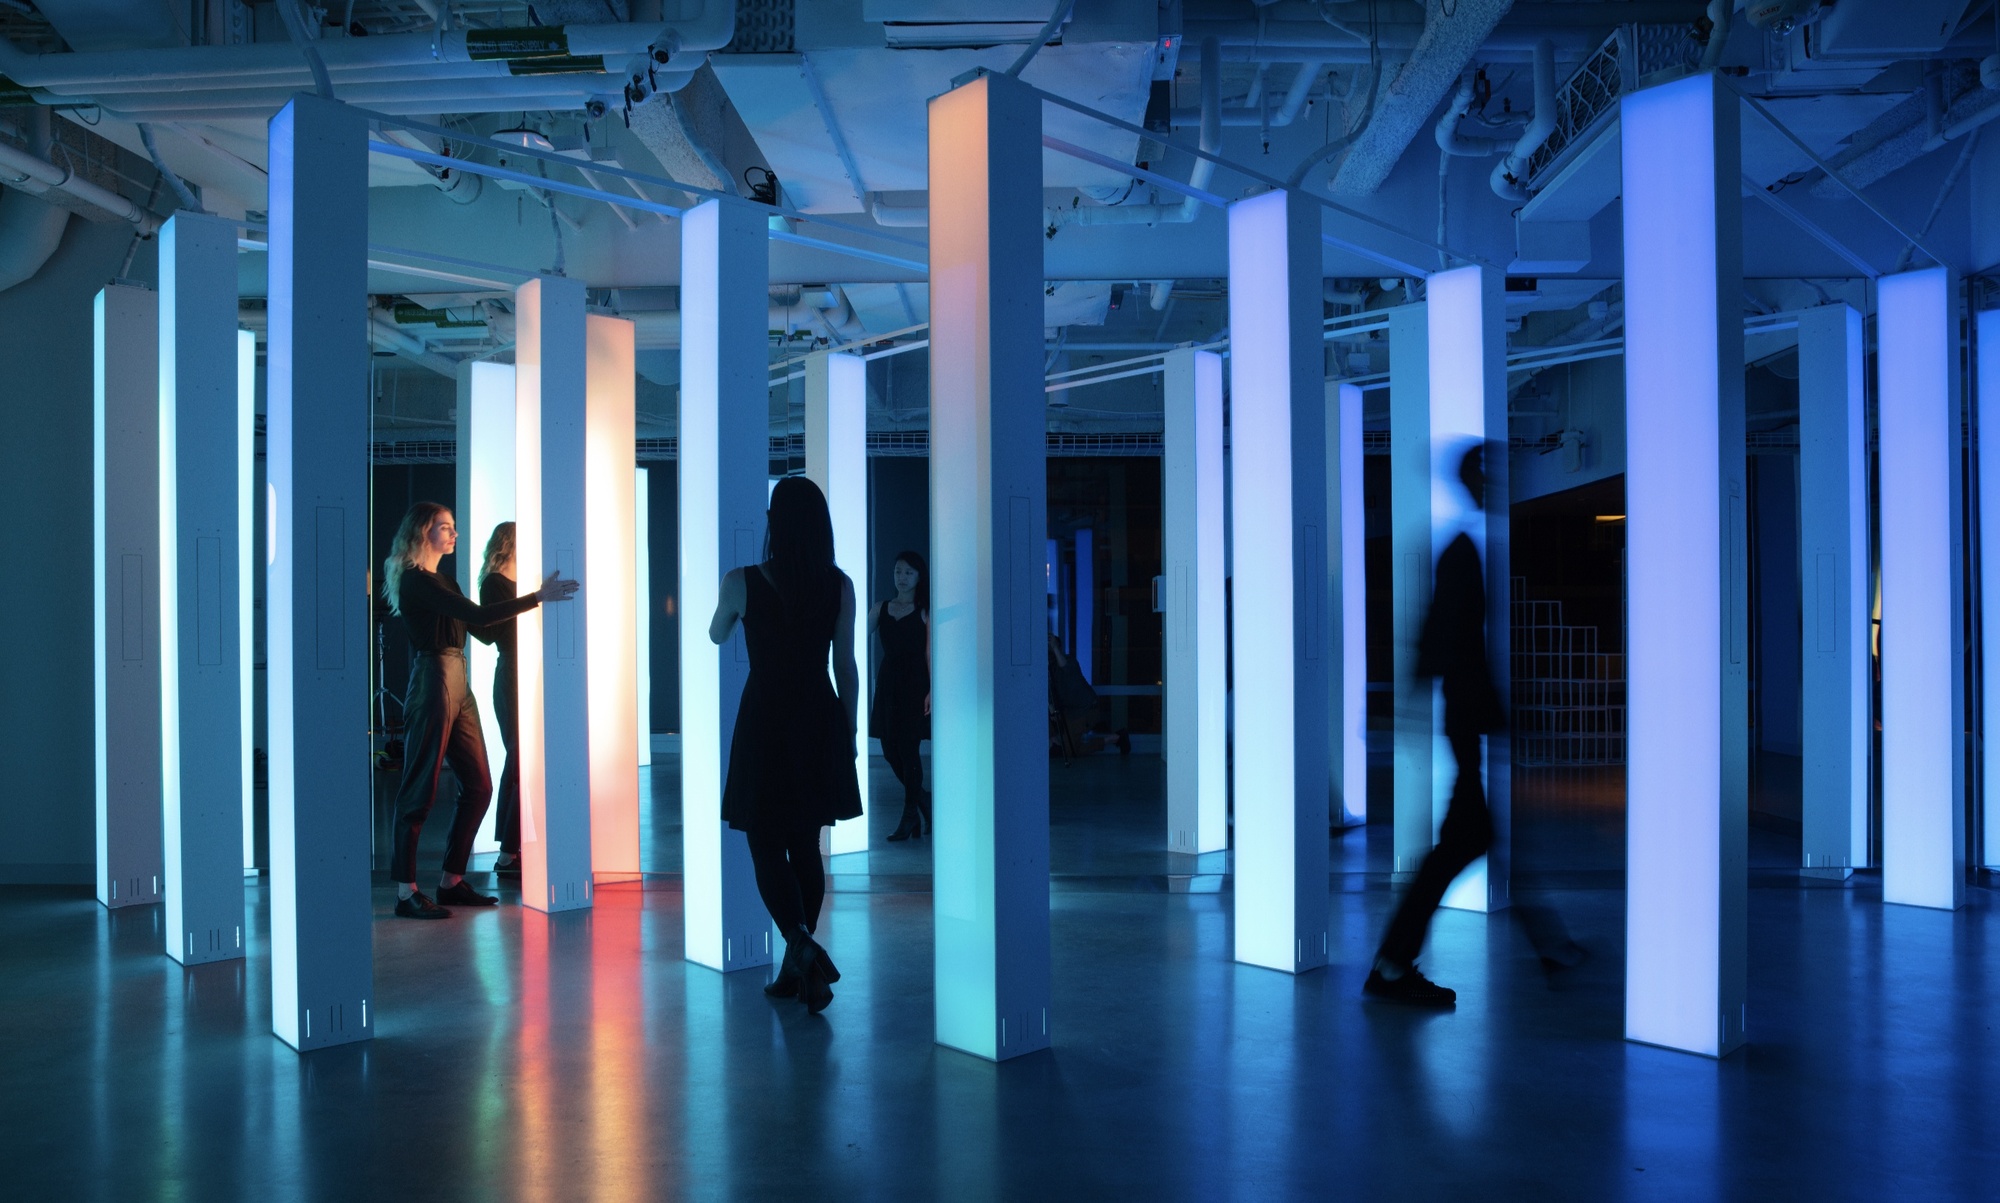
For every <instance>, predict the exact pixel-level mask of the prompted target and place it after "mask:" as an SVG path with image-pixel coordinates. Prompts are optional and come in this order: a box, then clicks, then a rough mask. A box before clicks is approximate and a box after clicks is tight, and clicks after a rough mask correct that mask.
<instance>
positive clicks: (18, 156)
mask: <svg viewBox="0 0 2000 1203" xmlns="http://www.w3.org/2000/svg"><path fill="white" fill-rule="evenodd" d="M0 184H5V185H7V186H8V187H10V188H18V189H20V190H21V191H23V192H28V193H33V194H35V195H40V194H42V193H45V192H61V193H64V194H66V195H68V196H72V197H75V198H76V199H77V200H80V201H82V202H83V203H85V204H87V205H90V206H93V207H95V208H98V209H102V210H104V211H105V212H106V213H109V214H111V215H112V216H114V217H116V218H118V219H119V220H121V221H128V222H131V223H132V224H133V225H134V226H136V227H137V228H138V230H139V233H140V234H141V235H142V236H144V237H151V236H152V235H153V233H154V231H156V230H158V229H159V228H160V219H159V218H157V217H155V216H153V215H152V214H151V213H148V212H147V211H146V210H144V209H142V208H140V207H139V206H138V205H137V204H136V203H134V202H133V201H130V200H127V199H126V198H125V197H122V196H120V195H118V194H117V193H116V192H113V191H111V190H110V189H109V188H103V187H99V186H98V185H96V184H93V183H91V182H90V181H89V180H84V179H78V178H77V177H76V176H74V175H72V174H71V173H70V171H69V169H68V168H66V167H58V166H56V165H55V164H54V163H51V162H49V161H48V160H47V159H40V158H36V157H35V156H34V155H31V154H29V153H28V152H27V151H25V150H16V149H15V148H14V147H12V146H9V145H7V144H6V143H4V142H0Z"/></svg>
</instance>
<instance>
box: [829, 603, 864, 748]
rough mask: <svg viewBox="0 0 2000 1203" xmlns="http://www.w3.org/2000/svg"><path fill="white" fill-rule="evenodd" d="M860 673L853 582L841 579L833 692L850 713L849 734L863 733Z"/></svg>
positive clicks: (848, 719) (834, 629)
mask: <svg viewBox="0 0 2000 1203" xmlns="http://www.w3.org/2000/svg"><path fill="white" fill-rule="evenodd" d="M860 686H861V670H860V669H859V668H857V667H856V666H855V663H854V582H853V581H850V580H848V579H847V574H846V573H842V574H841V576H840V614H839V616H838V617H836V618H835V619H834V620H833V690H834V692H835V693H837V694H839V695H840V704H841V706H842V707H843V708H844V709H845V710H846V711H847V730H848V733H849V734H850V735H851V734H853V733H855V732H857V731H859V730H860V728H859V727H858V726H857V724H856V718H855V716H856V715H857V714H858V713H860V698H859V697H857V696H856V695H857V694H858V693H859V692H860Z"/></svg>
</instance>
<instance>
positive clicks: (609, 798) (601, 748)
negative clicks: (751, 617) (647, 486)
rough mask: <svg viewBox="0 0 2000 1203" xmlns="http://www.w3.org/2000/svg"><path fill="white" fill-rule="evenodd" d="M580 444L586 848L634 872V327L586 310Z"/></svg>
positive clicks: (609, 867)
mask: <svg viewBox="0 0 2000 1203" xmlns="http://www.w3.org/2000/svg"><path fill="white" fill-rule="evenodd" d="M586 338H587V340H588V354H589V368H588V373H587V381H588V387H587V392H588V397H587V400H586V406H587V412H586V417H585V435H584V437H585V440H586V444H585V447H584V465H585V467H584V482H585V484H584V507H585V512H586V522H585V525H584V530H585V531H586V532H587V535H586V538H587V539H588V540H589V547H588V549H587V554H586V555H585V557H584V558H585V560H586V561H587V562H588V563H589V565H590V571H591V580H592V583H593V584H594V585H595V586H596V587H595V588H592V589H586V590H585V591H584V592H583V593H582V594H581V595H579V598H578V600H579V601H581V602H582V603H583V611H584V614H585V616H586V617H587V618H588V619H589V627H590V643H589V651H590V659H589V674H588V675H589V681H590V857H591V865H592V868H593V869H594V870H595V872H596V873H598V874H603V875H606V876H607V877H608V878H613V879H615V878H624V879H627V880H637V879H638V876H639V746H638V741H639V719H638V716H637V713H636V711H637V708H638V698H639V613H638V598H639V523H638V513H639V511H638V504H637V500H636V497H635V490H636V487H637V480H638V478H637V475H636V473H637V472H638V464H637V460H636V459H635V458H634V457H635V455H636V454H637V449H636V444H635V442H634V439H635V438H636V431H635V429H634V426H633V422H634V418H635V413H634V408H633V407H634V403H635V400H636V397H637V376H636V374H635V371H636V369H635V365H634V362H633V357H634V353H635V352H634V347H635V342H634V328H633V325H632V323H631V322H629V321H626V320H625V319H623V318H615V317H606V316H604V315H602V314H592V315H590V318H589V320H588V323H587V325H586Z"/></svg>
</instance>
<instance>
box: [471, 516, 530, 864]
mask: <svg viewBox="0 0 2000 1203" xmlns="http://www.w3.org/2000/svg"><path fill="white" fill-rule="evenodd" d="M518 592H519V589H518V588H517V586H516V585H515V584H514V524H513V523H511V522H502V523H501V524H500V525H498V526H496V527H494V528H493V534H492V536H491V537H490V538H488V539H487V540H486V558H485V561H484V563H483V564H482V565H481V566H480V569H479V604H480V605H481V606H485V607H495V606H504V605H506V604H507V603H508V602H511V601H513V600H514V598H515V595H516V594H517V593H518ZM472 634H473V635H474V636H475V637H476V638H479V639H483V640H484V641H485V642H487V643H490V644H492V645H493V647H494V649H495V650H496V651H498V652H499V653H500V659H499V662H498V663H496V664H495V665H494V666H493V717H494V718H496V719H498V720H499V722H500V746H501V749H502V752H503V754H504V755H505V756H506V759H505V760H504V761H502V762H501V765H500V781H499V784H498V785H497V786H496V787H495V789H494V793H493V808H494V811H493V835H494V838H496V839H498V840H499V841H500V858H499V859H498V860H496V861H494V862H493V871H494V872H495V873H498V874H500V875H501V876H502V877H519V876H520V875H521V766H520V764H519V762H518V761H517V760H516V759H515V756H514V748H515V746H516V745H517V744H519V743H520V736H521V714H520V696H519V695H520V689H519V686H518V684H517V678H516V677H515V674H514V620H513V619H511V618H506V619H502V620H501V621H499V622H496V623H494V624H493V625H492V626H490V627H487V628H485V629H484V630H480V631H474V632H472Z"/></svg>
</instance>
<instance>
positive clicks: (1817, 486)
mask: <svg viewBox="0 0 2000 1203" xmlns="http://www.w3.org/2000/svg"><path fill="white" fill-rule="evenodd" d="M1861 354H1862V346H1861V315H1860V314H1859V313H1856V312H1855V311H1854V310H1853V309H1850V308H1848V307H1847V306H1846V305H1823V306H1821V307H1819V308H1817V309H1808V310H1806V311H1805V312H1804V313H1802V314H1800V315H1799V581H1800V584H1801V585H1802V586H1803V588H1802V589H1801V590H1800V602H1801V606H1800V609H1801V614H1800V620H1801V625H1800V629H1801V631H1802V632H1803V633H1804V639H1803V644H1804V648H1803V650H1804V653H1805V654H1804V666H1803V669H1802V674H1803V676H1802V681H1801V684H1802V690H1801V714H1800V720H1801V736H1802V742H1803V748H1804V754H1805V759H1804V765H1805V767H1804V777H1803V779H1802V783H1803V790H1802V793H1801V796H1802V799H1803V802H1804V808H1805V809H1804V815H1803V819H1804V833H1803V839H1802V841H1801V843H1802V861H1803V865H1802V868H1803V870H1804V872H1805V873H1806V874H1807V875H1808V876H1813V877H1831V878H1834V879H1836V880H1838V879H1843V878H1846V877H1847V876H1848V875H1850V874H1851V873H1853V872H1854V870H1855V869H1856V868H1858V867H1861V866H1863V865H1866V864H1867V863H1868V792H1869V791H1868V756H1869V744H1870V742H1871V736H1872V732H1871V731H1870V729H1869V728H1870V723H1869V682H1868V673H1869V665H1868V462H1867V455H1868V442H1867V425H1866V422H1865V416H1864V414H1863V410H1862V375H1861V371H1862V369H1861Z"/></svg>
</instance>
